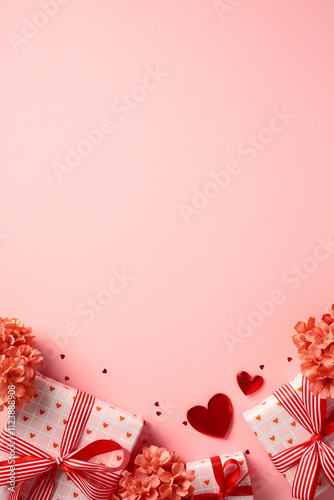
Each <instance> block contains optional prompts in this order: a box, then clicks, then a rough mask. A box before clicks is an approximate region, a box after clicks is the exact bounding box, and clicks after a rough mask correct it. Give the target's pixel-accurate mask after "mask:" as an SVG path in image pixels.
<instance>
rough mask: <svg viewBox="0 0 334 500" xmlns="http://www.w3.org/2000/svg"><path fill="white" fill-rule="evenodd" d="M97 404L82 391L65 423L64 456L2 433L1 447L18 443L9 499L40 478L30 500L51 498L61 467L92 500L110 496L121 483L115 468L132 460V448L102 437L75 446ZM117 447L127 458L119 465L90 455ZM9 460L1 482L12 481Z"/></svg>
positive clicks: (3, 464) (15, 498) (1, 466)
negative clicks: (101, 460)
mask: <svg viewBox="0 0 334 500" xmlns="http://www.w3.org/2000/svg"><path fill="white" fill-rule="evenodd" d="M93 405H94V397H93V396H90V395H89V394H86V393H84V392H82V391H78V392H77V394H76V396H75V400H74V404H73V406H72V408H71V412H70V415H69V418H68V421H67V424H66V427H65V431H64V434H63V437H62V441H61V445H60V456H59V457H57V458H53V457H51V456H50V455H48V454H47V453H45V452H44V451H42V450H40V449H39V448H37V447H36V446H34V445H32V444H29V443H27V442H25V441H24V440H23V439H20V438H18V437H17V436H11V435H10V434H9V433H8V432H7V431H6V430H5V429H4V430H3V431H2V433H1V434H0V449H1V450H2V451H7V452H8V450H9V447H10V444H11V443H15V455H16V456H19V457H20V458H17V459H16V460H15V483H16V484H15V487H14V491H12V492H11V493H10V494H9V496H8V500H18V499H19V493H20V491H21V488H22V486H23V484H24V482H25V481H26V480H28V479H31V478H38V479H37V484H35V485H34V488H33V491H31V492H30V495H29V499H30V500H49V499H50V498H51V495H52V491H53V488H54V485H55V475H56V470H57V467H60V468H61V469H63V471H64V472H65V473H66V475H67V477H68V478H70V479H71V480H72V482H73V483H74V484H75V485H76V487H77V488H78V489H79V490H81V491H82V493H84V495H86V497H88V498H89V499H90V500H107V499H108V500H109V499H110V497H111V495H112V493H113V492H114V491H115V489H116V488H117V485H118V480H119V476H118V475H117V474H115V472H117V471H119V470H120V469H123V468H124V467H125V466H126V464H127V463H128V461H129V452H128V451H127V450H125V449H123V448H122V446H121V445H119V444H118V443H116V442H115V441H112V440H109V439H100V440H98V441H95V442H92V443H90V444H88V445H87V446H84V447H83V448H81V449H79V450H74V451H73V449H74V448H75V445H76V442H77V441H78V438H79V437H80V434H81V432H82V430H83V429H84V427H85V425H86V423H87V420H88V418H89V416H90V414H91V411H92V408H93ZM115 450H122V451H123V461H122V463H121V464H120V465H119V466H117V467H106V466H104V465H99V464H96V463H93V462H88V460H89V459H91V458H93V457H95V456H97V455H100V454H103V453H108V452H112V451H115ZM12 467H13V465H10V464H9V463H8V460H4V461H3V462H0V485H1V486H3V485H6V484H7V485H9V484H10V476H11V475H12V471H11V468H12Z"/></svg>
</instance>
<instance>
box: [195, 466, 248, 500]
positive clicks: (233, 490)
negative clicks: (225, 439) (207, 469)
mask: <svg viewBox="0 0 334 500" xmlns="http://www.w3.org/2000/svg"><path fill="white" fill-rule="evenodd" d="M210 460H211V464H212V468H213V473H214V475H215V479H216V481H217V484H218V486H219V493H203V494H201V495H195V498H196V500H211V499H212V500H217V499H218V500H221V499H223V498H226V497H228V496H232V497H237V496H247V495H249V496H250V495H253V491H252V487H251V486H250V485H244V486H239V485H240V483H242V481H243V480H244V479H245V478H246V477H247V476H248V475H249V474H250V473H251V472H253V470H254V469H251V470H250V471H248V472H247V474H245V475H244V476H243V477H242V478H241V479H240V480H239V477H240V465H239V462H238V461H237V460H234V459H233V458H230V459H229V460H227V461H226V462H224V464H222V462H221V459H220V457H212V458H210ZM229 465H235V466H236V468H235V469H234V470H233V471H230V472H228V471H225V469H226V468H227V467H228V466H229Z"/></svg>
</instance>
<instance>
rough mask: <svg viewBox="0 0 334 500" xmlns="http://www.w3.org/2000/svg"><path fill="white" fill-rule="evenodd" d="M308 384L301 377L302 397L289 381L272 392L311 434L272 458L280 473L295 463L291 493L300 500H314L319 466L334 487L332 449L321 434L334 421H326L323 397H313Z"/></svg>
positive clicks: (328, 431) (332, 429) (326, 432)
mask: <svg viewBox="0 0 334 500" xmlns="http://www.w3.org/2000/svg"><path fill="white" fill-rule="evenodd" d="M309 385H310V384H309V382H308V380H307V379H306V377H303V384H302V399H300V397H299V396H298V394H297V392H296V391H295V390H294V389H293V387H292V386H291V385H290V384H285V385H283V387H281V388H280V389H278V391H276V392H274V396H275V397H276V398H277V399H278V401H279V402H280V403H281V405H282V406H283V407H284V409H285V410H286V411H287V412H288V413H289V414H290V415H291V416H292V418H293V419H294V420H296V421H297V422H298V423H299V424H300V425H301V426H302V427H304V428H305V429H306V430H307V431H308V432H309V433H310V434H312V435H311V437H310V439H308V440H307V441H305V442H304V443H301V444H297V445H296V446H292V447H291V448H288V449H286V450H283V451H281V452H280V453H277V455H275V456H273V457H271V460H272V462H273V464H274V465H275V467H276V468H277V470H278V471H279V472H282V473H283V472H286V471H287V470H288V469H290V467H292V466H293V465H295V464H297V463H298V467H297V471H296V474H295V477H294V481H293V486H292V496H293V497H294V498H299V499H300V500H313V498H314V495H315V491H316V488H317V483H318V478H319V474H320V470H321V469H323V471H324V472H325V474H326V476H327V478H328V479H329V481H330V482H331V484H332V486H334V451H333V450H332V449H331V448H330V447H329V446H327V444H325V442H324V437H326V436H329V435H330V434H332V433H333V432H334V422H333V421H330V422H327V423H325V419H326V406H327V405H326V400H325V399H321V398H320V397H319V396H314V394H312V393H311V391H310V388H309Z"/></svg>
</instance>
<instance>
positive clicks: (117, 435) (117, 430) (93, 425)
mask: <svg viewBox="0 0 334 500" xmlns="http://www.w3.org/2000/svg"><path fill="white" fill-rule="evenodd" d="M36 389H37V394H36V396H35V397H34V398H33V399H32V401H31V402H30V403H27V404H25V405H24V406H23V409H22V410H20V411H17V412H16V422H15V431H14V432H13V434H14V436H11V435H10V434H8V432H11V428H10V427H8V424H7V429H6V428H5V429H4V430H3V431H2V433H1V439H0V443H1V444H0V448H1V451H0V461H1V462H2V467H5V466H4V464H5V462H4V461H6V462H8V458H9V453H8V451H10V443H12V442H15V440H17V442H15V448H16V455H17V456H20V457H21V458H20V460H21V461H27V457H31V456H32V457H35V458H34V460H31V458H30V459H29V461H28V468H29V470H30V472H31V478H28V479H26V476H24V479H25V481H24V484H23V486H22V489H21V490H20V500H28V498H29V499H31V498H34V499H36V500H41V499H43V500H44V499H49V498H50V499H55V500H68V499H71V498H72V499H73V498H75V499H76V500H85V499H87V498H96V499H97V498H101V499H102V498H110V496H111V495H109V496H107V493H106V492H104V489H103V488H104V487H105V488H110V487H112V489H116V487H117V485H118V481H119V476H120V474H121V472H122V470H123V469H124V467H125V466H126V459H128V457H129V455H130V453H131V451H132V449H133V447H134V445H135V443H136V441H137V439H138V436H139V434H140V432H141V430H142V426H143V420H142V418H141V417H140V416H137V415H133V414H131V413H129V412H127V411H124V410H121V409H119V408H116V407H114V406H111V405H110V404H108V403H105V402H103V401H100V400H99V399H95V398H94V397H93V396H90V395H87V394H85V393H83V392H81V391H77V390H75V389H73V388H71V387H68V386H64V385H63V384H61V383H59V382H57V381H55V380H52V379H50V378H48V377H45V376H43V375H41V374H37V375H36ZM4 450H7V451H4ZM75 450H80V451H78V452H77V453H75ZM73 452H74V454H73ZM71 453H72V456H71ZM44 455H45V456H44ZM22 457H23V458H22ZM75 461H76V462H75ZM78 461H80V462H78ZM87 462H89V464H88V466H87ZM48 463H49V468H48ZM78 464H79V466H78ZM77 466H78V469H75V467H77ZM15 467H16V468H15V477H16V481H19V480H20V479H21V475H20V474H23V472H22V473H21V471H20V470H19V469H18V465H16V466H15ZM43 467H44V469H43ZM87 467H88V468H87ZM105 467H108V469H106V468H105ZM38 468H39V471H40V472H42V474H40V475H39V476H37V472H38ZM45 469H46V471H45ZM4 471H5V469H4V468H3V469H1V475H3V473H4ZM36 471H37V472H36ZM25 474H26V473H25ZM43 474H44V475H43ZM52 476H54V478H53V479H54V485H53V487H52V486H50V483H52ZM32 478H33V479H32ZM43 478H44V479H43ZM39 481H40V482H41V484H40V491H39V492H38V491H35V492H34V495H32V491H34V490H35V488H36V484H37V483H38V482H39ZM43 481H44V483H43ZM9 487H10V485H8V484H6V485H3V486H0V498H1V499H3V500H5V499H7V498H9V495H10V490H9ZM43 488H44V489H43ZM48 489H49V490H52V493H50V491H48V492H47V491H46V490H48ZM84 491H85V493H84ZM103 495H105V496H103ZM12 498H14V496H13V497H12ZM15 498H16V497H15Z"/></svg>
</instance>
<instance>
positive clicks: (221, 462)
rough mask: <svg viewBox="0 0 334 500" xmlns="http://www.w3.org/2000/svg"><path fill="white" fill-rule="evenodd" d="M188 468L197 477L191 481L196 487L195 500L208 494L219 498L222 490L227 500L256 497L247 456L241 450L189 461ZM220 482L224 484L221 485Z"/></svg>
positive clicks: (251, 499) (244, 499)
mask: <svg viewBox="0 0 334 500" xmlns="http://www.w3.org/2000/svg"><path fill="white" fill-rule="evenodd" d="M236 469H237V471H236ZM187 470H191V471H194V474H195V479H194V481H193V482H192V483H191V484H192V486H193V487H194V488H195V491H194V497H195V500H196V498H197V499H198V500H201V498H203V499H204V498H208V496H207V495H210V499H211V498H212V499H214V498H218V497H219V493H220V492H221V493H222V495H224V494H225V495H227V496H225V495H224V496H223V497H224V499H225V500H253V499H254V497H253V492H252V486H251V479H250V477H251V476H250V471H249V470H248V466H247V461H246V457H245V456H244V454H243V453H242V452H241V451H240V452H237V453H232V454H229V455H220V456H219V457H218V456H217V457H212V458H206V459H203V460H197V461H196V462H188V463H187ZM219 476H220V480H219ZM219 482H222V483H223V484H222V485H219ZM229 488H230V489H231V490H233V491H231V495H228V489H229ZM202 495H203V496H202ZM211 495H212V497H211Z"/></svg>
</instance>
